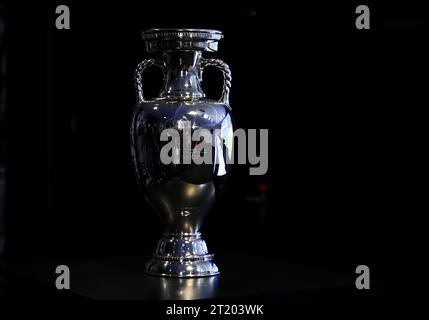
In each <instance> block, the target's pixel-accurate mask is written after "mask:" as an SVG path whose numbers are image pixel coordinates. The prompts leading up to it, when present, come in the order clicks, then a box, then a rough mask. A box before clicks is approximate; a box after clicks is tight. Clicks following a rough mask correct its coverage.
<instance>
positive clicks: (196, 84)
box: [161, 50, 205, 99]
mask: <svg viewBox="0 0 429 320" xmlns="http://www.w3.org/2000/svg"><path fill="white" fill-rule="evenodd" d="M200 58H201V51H194V50H172V51H166V52H164V53H163V59H164V62H165V64H166V75H165V86H164V89H163V90H162V92H161V97H163V98H185V99H194V98H203V97H204V96H205V95H204V92H203V91H202V89H201V83H200V77H199V73H200Z"/></svg>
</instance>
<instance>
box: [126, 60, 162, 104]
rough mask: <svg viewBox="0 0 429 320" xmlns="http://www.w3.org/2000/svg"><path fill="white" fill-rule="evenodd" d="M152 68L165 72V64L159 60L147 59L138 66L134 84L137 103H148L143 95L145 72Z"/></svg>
mask: <svg viewBox="0 0 429 320" xmlns="http://www.w3.org/2000/svg"><path fill="white" fill-rule="evenodd" d="M150 66H158V67H160V68H161V69H162V70H163V71H164V69H165V68H164V62H163V61H161V60H158V59H145V60H143V61H142V62H140V63H139V64H138V65H137V68H136V71H135V73H134V84H135V88H136V94H137V103H141V102H146V101H147V100H145V98H144V94H143V71H144V70H145V69H146V68H147V67H150Z"/></svg>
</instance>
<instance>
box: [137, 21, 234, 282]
mask: <svg viewBox="0 0 429 320" xmlns="http://www.w3.org/2000/svg"><path fill="white" fill-rule="evenodd" d="M221 38H222V34H221V33H220V32H219V31H214V30H202V29H198V30H197V29H151V30H148V31H145V32H143V39H144V40H145V41H146V49H147V51H148V52H153V53H160V55H161V58H159V59H148V60H144V61H143V62H141V63H140V64H139V65H138V67H137V70H136V74H135V81H136V89H137V103H136V107H135V111H134V115H133V119H132V123H131V144H132V145H131V149H132V150H131V151H132V157H133V162H134V165H135V170H136V175H137V179H138V182H139V184H140V186H141V188H142V190H143V193H144V195H145V197H146V199H147V200H148V201H149V203H150V204H151V206H152V207H153V208H154V210H155V211H156V212H157V214H158V215H159V217H160V219H161V221H162V223H163V225H164V227H165V232H164V235H163V237H162V238H161V240H160V241H159V242H158V245H157V248H156V251H155V253H154V254H153V255H152V258H151V260H150V261H148V263H147V264H146V270H145V271H146V272H147V273H149V274H152V275H160V276H167V277H201V276H212V275H216V274H218V273H219V270H218V267H217V266H216V264H215V262H214V260H213V255H212V254H210V253H209V252H208V250H207V246H206V243H205V241H204V240H203V239H202V238H201V233H200V228H201V225H202V223H203V220H204V217H205V216H206V214H207V213H208V211H209V210H210V209H211V207H212V206H213V204H214V202H215V200H216V198H217V197H218V196H219V194H220V193H221V191H222V189H223V186H224V183H225V181H226V179H227V176H228V175H229V173H230V166H231V165H230V164H229V163H231V161H229V160H230V157H231V156H232V145H233V127H232V120H231V113H230V112H231V110H230V106H229V99H228V98H229V89H230V84H231V82H230V81H231V75H230V71H229V68H228V66H227V65H226V64H225V63H224V62H222V61H221V60H218V59H204V58H202V52H203V51H216V50H217V42H218V41H219V40H220V39H221ZM151 65H156V66H158V67H160V68H161V70H162V72H163V75H164V88H163V90H162V91H161V93H160V94H159V96H158V97H156V98H154V99H151V100H146V98H145V97H144V95H143V85H142V74H143V70H144V69H145V68H146V67H148V66H151ZM206 66H214V67H217V68H219V69H220V70H221V71H222V74H223V78H224V86H223V92H222V96H221V98H220V99H219V100H218V101H217V100H211V99H207V98H206V97H205V94H204V92H203V91H202V89H201V81H202V73H203V69H204V68H205V67H206ZM199 129H205V130H206V132H209V133H210V134H211V136H210V139H209V141H208V139H205V140H204V141H205V142H208V145H209V146H210V149H211V156H212V161H210V162H209V163H205V162H204V163H199V164H197V163H194V162H193V161H192V152H196V150H200V149H198V145H199V144H200V141H193V140H192V141H190V139H191V137H192V136H193V134H194V133H195V132H196V131H198V130H199ZM171 130H174V132H177V134H178V137H179V138H180V140H173V139H165V137H166V136H168V132H171ZM163 132H164V138H163V137H162V135H163ZM175 141H176V142H175ZM178 141H179V142H178ZM167 144H170V146H171V150H172V153H174V154H175V155H176V156H177V157H176V158H175V159H176V160H179V161H173V162H172V163H167V164H166V163H164V161H162V156H161V155H162V149H163V147H166V145H167ZM186 145H188V149H189V150H187V151H189V153H185V152H182V151H184V150H185V149H186V148H187V147H186ZM189 155H191V156H190V158H189ZM187 160H188V161H187Z"/></svg>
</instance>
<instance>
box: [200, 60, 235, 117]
mask: <svg viewBox="0 0 429 320" xmlns="http://www.w3.org/2000/svg"><path fill="white" fill-rule="evenodd" d="M207 66H212V67H216V68H218V69H220V71H222V75H223V90H222V96H221V97H220V99H219V101H220V102H222V103H223V104H225V105H226V106H227V107H228V108H229V109H231V107H230V105H229V91H230V89H231V79H232V78H231V70H230V69H229V66H228V65H227V64H226V63H225V62H223V61H222V60H220V59H204V58H202V59H201V75H202V72H203V69H204V68H205V67H207Z"/></svg>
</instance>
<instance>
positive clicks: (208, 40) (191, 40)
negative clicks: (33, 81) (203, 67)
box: [142, 29, 223, 52]
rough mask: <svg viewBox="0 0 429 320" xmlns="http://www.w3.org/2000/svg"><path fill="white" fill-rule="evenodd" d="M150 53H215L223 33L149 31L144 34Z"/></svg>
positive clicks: (192, 30)
mask: <svg viewBox="0 0 429 320" xmlns="http://www.w3.org/2000/svg"><path fill="white" fill-rule="evenodd" d="M142 38H143V40H144V41H145V42H146V50H147V51H148V52H158V51H166V50H198V51H211V52H215V51H217V49H218V41H219V40H220V39H222V38H223V35H222V32H221V31H218V30H209V29H149V30H146V31H143V32H142Z"/></svg>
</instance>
